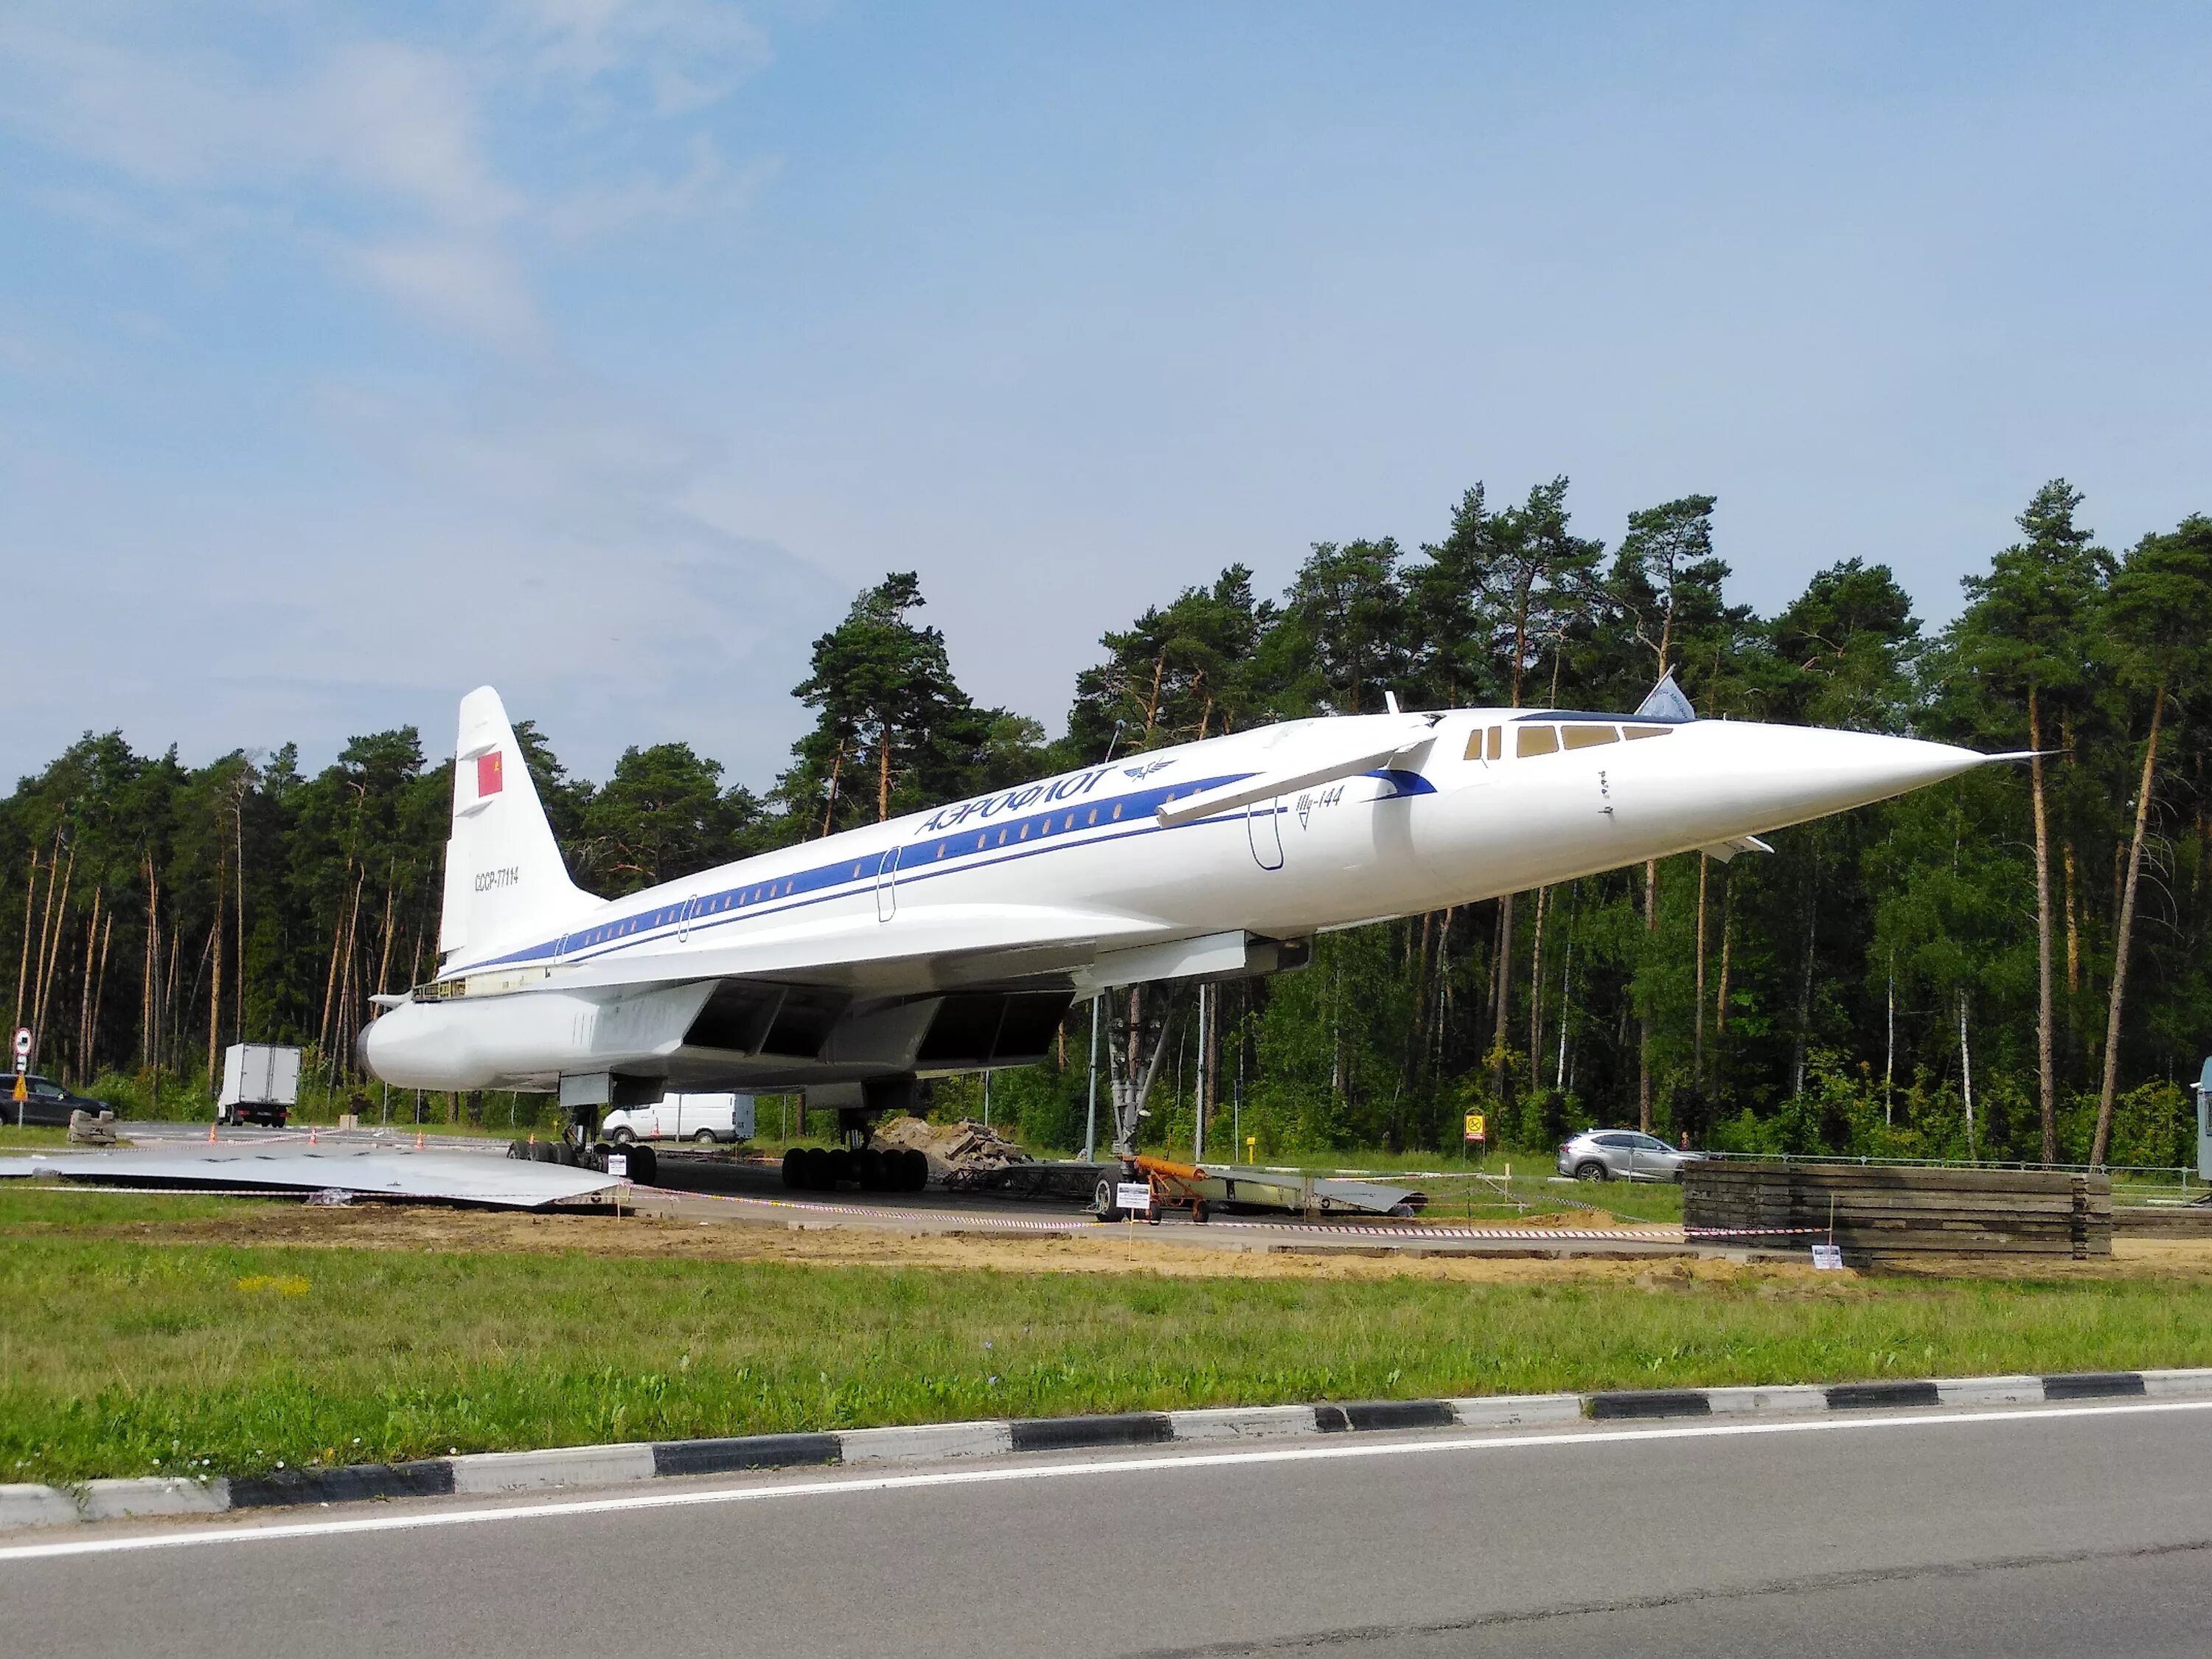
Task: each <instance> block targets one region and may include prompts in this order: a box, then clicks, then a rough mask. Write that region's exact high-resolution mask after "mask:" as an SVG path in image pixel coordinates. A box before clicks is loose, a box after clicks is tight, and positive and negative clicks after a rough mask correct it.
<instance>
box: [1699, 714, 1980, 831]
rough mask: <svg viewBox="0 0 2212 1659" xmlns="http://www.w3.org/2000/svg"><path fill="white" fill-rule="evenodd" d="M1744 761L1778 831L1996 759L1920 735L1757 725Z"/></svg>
mask: <svg viewBox="0 0 2212 1659" xmlns="http://www.w3.org/2000/svg"><path fill="white" fill-rule="evenodd" d="M1759 730H1760V734H1761V735H1760V738H1759V741H1758V742H1757V743H1755V744H1753V745H1752V749H1753V752H1752V753H1749V754H1747V755H1746V756H1745V757H1744V758H1745V759H1746V760H1747V761H1748V762H1750V763H1752V765H1753V767H1754V768H1755V772H1754V774H1753V775H1752V776H1750V777H1747V778H1744V779H1742V780H1741V781H1742V783H1743V784H1744V785H1745V786H1747V787H1748V789H1749V790H1750V791H1751V792H1752V793H1755V794H1756V795H1757V796H1758V797H1759V799H1760V801H1761V802H1762V804H1763V805H1765V806H1766V807H1767V808H1768V809H1769V810H1770V811H1772V812H1773V813H1774V814H1775V816H1774V817H1772V818H1771V820H1770V821H1771V823H1775V824H1776V825H1777V826H1779V825H1781V824H1784V823H1803V822H1804V821H1805V820H1807V819H1808V818H1817V817H1826V815H1827V814H1829V813H1831V812H1842V811H1849V810H1850V808H1852V807H1854V806H1864V805H1868V804H1869V802H1873V801H1878V800H1887V799H1890V798H1891V797H1892V796H1894V795H1902V794H1906V793H1910V792H1911V791H1912V790H1915V789H1920V788H1924V787H1927V786H1928V785H1929V784H1931V783H1941V782H1942V781H1944V780H1945V779H1947V778H1955V777H1957V776H1958V775H1960V774H1961V773H1963V772H1969V771H1972V769H1974V768H1975V767H1977V766H1980V765H1982V764H1984V763H1985V762H1986V761H1987V760H1988V759H1989V758H1990V757H1988V756H1986V755H1980V754H1977V753H1976V752H1975V751H1974V750H1971V749H1958V748H1954V747H1953V746H1952V745H1951V744H1946V743H1928V742H1924V741H1923V740H1922V739H1921V738H1892V737H1884V736H1882V735H1881V734H1879V733H1877V732H1828V731H1822V730H1819V729H1817V728H1814V727H1807V726H1765V727H1761V728H1759Z"/></svg>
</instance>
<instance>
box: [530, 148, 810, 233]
mask: <svg viewBox="0 0 2212 1659" xmlns="http://www.w3.org/2000/svg"><path fill="white" fill-rule="evenodd" d="M780 167H781V162H780V161H778V160H776V159H775V158H774V157H764V158H763V159H761V160H758V161H751V162H748V163H747V164H746V165H745V166H744V167H738V168H735V169H732V167H730V165H729V163H728V162H726V161H724V160H723V159H722V155H721V152H720V151H719V150H718V149H715V148H714V143H713V141H711V140H710V139H708V138H707V137H704V136H702V137H697V138H696V139H694V140H693V141H692V147H691V165H690V167H688V168H686V169H685V170H684V172H683V173H679V174H678V175H676V176H675V177H673V178H653V177H644V178H638V179H630V180H629V181H628V182H626V183H623V184H619V185H593V186H586V188H584V189H582V190H578V191H572V192H570V193H569V194H568V195H567V196H565V197H562V198H561V199H560V200H559V201H557V202H556V203H554V204H553V205H552V206H551V207H550V208H549V209H548V210H546V213H545V225H546V228H547V229H549V230H550V231H551V232H552V234H554V236H556V238H558V239H559V240H562V241H564V242H586V241H592V240H597V239H599V238H600V237H603V236H609V235H612V234H616V233H617V232H620V231H627V230H635V229H638V228H642V227H647V226H654V225H670V224H680V223H684V222H689V221H692V220H698V219H708V218H719V217H723V216H728V215H731V214H736V213H742V212H743V211H744V210H745V208H746V207H747V206H748V205H750V203H751V202H752V199H753V197H755V196H757V195H758V194H759V192H760V191H761V190H762V188H763V186H765V185H767V184H768V183H769V181H770V180H771V179H774V178H775V175H776V173H777V172H778V171H779V169H780Z"/></svg>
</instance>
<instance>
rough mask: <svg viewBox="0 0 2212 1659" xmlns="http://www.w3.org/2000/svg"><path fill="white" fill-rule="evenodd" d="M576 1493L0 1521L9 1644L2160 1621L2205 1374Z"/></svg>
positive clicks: (1774, 1650)
mask: <svg viewBox="0 0 2212 1659" xmlns="http://www.w3.org/2000/svg"><path fill="white" fill-rule="evenodd" d="M471 1513H473V1514H477V1515H479V1516H482V1515H484V1514H485V1513H486V1511H484V1510H481V1509H479V1510H473V1511H471V1510H467V1509H465V1508H463V1507H462V1506H459V1505H457V1504H450V1503H448V1504H443V1505H424V1506H419V1507H415V1508H409V1509H403V1508H398V1507H393V1508H389V1509H385V1510H377V1511H374V1512H372V1514H371V1515H370V1517H369V1518H370V1520H371V1522H372V1523H373V1524H374V1525H376V1526H379V1527H380V1528H386V1529H381V1530H373V1531H350V1532H338V1533H328V1534H325V1533H314V1532H311V1533H310V1534H309V1535H305V1536H293V1537H289V1538H282V1539H270V1538H266V1537H254V1536H252V1535H251V1534H250V1533H249V1532H248V1530H247V1528H246V1527H245V1526H241V1525H240V1524H236V1523H228V1524H225V1525H222V1526H220V1527H216V1528H210V1529H206V1530H205V1531H203V1532H200V1533H196V1534H191V1535H192V1536H195V1537H206V1536H210V1535H214V1536H216V1537H217V1538H218V1539H219V1540H220V1541H216V1542H212V1543H207V1544H196V1545H192V1546H189V1547H181V1548H171V1547H162V1548H157V1549H154V1550H148V1551H134V1552H132V1553H102V1554H93V1555H79V1556H75V1557H70V1558H65V1559H23V1558H22V1557H21V1556H20V1555H18V1556H14V1557H13V1558H12V1559H10V1558H9V1554H8V1553H4V1552H0V1607H4V1610H5V1612H6V1615H7V1619H8V1621H9V1622H8V1628H9V1646H10V1647H11V1648H12V1649H15V1650H20V1651H22V1652H25V1653H37V1654H40V1655H42V1656H64V1655H79V1654H84V1655H93V1654H98V1655H109V1654H115V1653H130V1654H132V1655H134V1656H141V1659H154V1656H163V1655H185V1656H194V1659H200V1656H216V1655H221V1656H225V1659H228V1656H234V1655H236V1656H250V1655H261V1654H268V1655H277V1654H283V1655H289V1656H312V1655H337V1654H357V1653H372V1652H406V1653H440V1654H449V1653H450V1654H508V1653H532V1654H536V1655H569V1654H575V1655H594V1656H597V1655H602V1654H605V1653H607V1652H610V1651H625V1650H627V1651H646V1652H650V1653H652V1654H653V1655H655V1656H656V1659H663V1656H665V1659H681V1656H691V1655H714V1656H717V1659H720V1656H726V1655H729V1654H732V1653H741V1652H752V1653H757V1652H773V1653H775V1654H777V1655H778V1656H786V1655H788V1656H793V1659H798V1656H811V1655H832V1654H855V1653H878V1652H898V1653H902V1654H916V1653H919V1654H930V1655H940V1654H942V1655H969V1654H973V1655H985V1654H988V1655H993V1656H1004V1655H1008V1654H1030V1653H1036V1654H1053V1655H1055V1656H1058V1655H1066V1656H1082V1655H1094V1654H1095V1655H1128V1654H1145V1653H1187V1652H1194V1651H1202V1652H1215V1653H1252V1654H1290V1653H1310V1652H1327V1653H1346V1654H1355V1655H1367V1654H1374V1655H1393V1656H1430V1655H1436V1656H1443V1655H1455V1656H1457V1655H1468V1654H1483V1655H1488V1654H1500V1655H1505V1654H1510V1655H1555V1654H1556V1655H1561V1656H1565V1655H1576V1656H1583V1659H1588V1656H1611V1655H1628V1654H1650V1653H1699V1654H1711V1655H1745V1656H1751V1655H1770V1654H1783V1653H1787V1654H1791V1655H1796V1656H1822V1655H1838V1656H1840V1655H1844V1654H1850V1655H1852V1656H1881V1655H1900V1656H1901V1655H1907V1654H1914V1655H1920V1654H1930V1653H1943V1654H1954V1655H1966V1656H1975V1655H1999V1654H2002V1655H2010V1656H2035V1655H2045V1654H2047V1655H2052V1656H2056V1655H2060V1654H2069V1655H2079V1654H2083V1653H2124V1654H2130V1655H2159V1654H2183V1653H2187V1654H2192V1655H2193V1654H2201V1653H2203V1652H2204V1651H2205V1650H2206V1647H2207V1638H2206V1632H2207V1629H2208V1626H2212V1412H2208V1411H2205V1410H2202V1409H2180V1410H2174V1409H2163V1408H2154V1409H2144V1408H2142V1407H2126V1408H2119V1409H2112V1408H2100V1409H2097V1410H2095V1411H2093V1412H2081V1411H2071V1412H2069V1411H2062V1410H2053V1409H2049V1408H2045V1409H2042V1410H2037V1411H2032V1412H2024V1413H1985V1414H1982V1415H1981V1416H1979V1417H1975V1416H1973V1415H1972V1414H1968V1415H1958V1414H1950V1415H1944V1414H1934V1415H1930V1416H1918V1417H1899V1416H1892V1417H1888V1418H1885V1419H1879V1420H1877V1421H1875V1422H1874V1423H1871V1424H1865V1425H1856V1424H1852V1423H1850V1422H1848V1421H1847V1422H1845V1423H1844V1424H1841V1425H1838V1423H1836V1422H1835V1421H1834V1420H1833V1419H1823V1420H1822V1421H1821V1423H1820V1425H1819V1426H1814V1425H1809V1424H1807V1425H1798V1424H1790V1423H1784V1424H1779V1425H1777V1424H1772V1423H1768V1424H1764V1425H1748V1424H1739V1425H1726V1424H1723V1423H1715V1422H1708V1423H1700V1424H1696V1425H1673V1426H1669V1427H1667V1428H1662V1429H1659V1430H1656V1431H1655V1430H1652V1429H1641V1430H1628V1431H1610V1430H1599V1429H1595V1428H1593V1429H1591V1430H1589V1431H1575V1432H1574V1433H1573V1434H1571V1435H1569V1436H1564V1437H1562V1436H1549V1437H1547V1436H1529V1435H1522V1436H1519V1437H1498V1436H1488V1437H1484V1436H1474V1435H1449V1436H1437V1437H1427V1438H1419V1439H1411V1440H1409V1439H1407V1438H1405V1437H1376V1438H1375V1439H1374V1440H1373V1441H1363V1443H1360V1444H1358V1445H1349V1444H1345V1443H1334V1442H1331V1443H1325V1444H1323V1445H1322V1446H1320V1447H1318V1448H1316V1447H1314V1446H1311V1445H1310V1444H1307V1445H1301V1446H1296V1447H1289V1446H1286V1447H1284V1448H1281V1449H1278V1450H1275V1451H1273V1452H1267V1453H1266V1454H1265V1455H1264V1457H1262V1456H1257V1455H1254V1453H1250V1452H1247V1453H1243V1454H1241V1455H1236V1456H1234V1457H1233V1458H1223V1457H1220V1456H1218V1455H1216V1456H1215V1457H1213V1458H1212V1460H1211V1461H1207V1460H1206V1459H1205V1458H1202V1457H1195V1456H1193V1455H1187V1454H1183V1453H1181V1452H1176V1453H1172V1454H1170V1453H1155V1454H1122V1455H1115V1456H1110V1457H1103V1458H1098V1459H1095V1460H1077V1459H1066V1458H1063V1459H1059V1460H1050V1459H1047V1460H1030V1461H1029V1462H1015V1463H1006V1464H996V1465H974V1464H971V1465H966V1466H959V1465H952V1466H945V1468H941V1469H938V1470H931V1471H924V1472H922V1473H921V1474H902V1475H899V1476H897V1477H893V1478H890V1479H887V1480H869V1479H866V1478H865V1477H864V1476H862V1475H860V1474H851V1473H844V1472H839V1473H834V1474H829V1475H828V1476H825V1477H815V1478H811V1479H810V1478H803V1477H784V1478H781V1479H775V1480H759V1481H757V1482H752V1483H747V1484H732V1483H726V1482H725V1483H721V1484H716V1485H705V1486H690V1487H684V1486H677V1487H675V1488H673V1489H668V1490H663V1489H660V1488H656V1489H655V1491H654V1492H653V1494H651V1495H650V1496H649V1497H645V1498H640V1497H638V1496H636V1495H635V1494H631V1493H623V1494H621V1495H616V1494H612V1493H610V1494H605V1495H604V1496H603V1497H602V1498H600V1499H599V1507H598V1508H596V1509H594V1508H591V1507H589V1506H588V1505H587V1504H585V1503H582V1502H580V1501H579V1500H578V1499H577V1498H575V1497H574V1496H573V1495H568V1496H564V1498H562V1499H557V1500H553V1501H550V1502H538V1503H533V1504H517V1505H514V1506H512V1507H510V1508H505V1509H501V1510H496V1511H495V1512H493V1513H492V1515H491V1516H490V1518H482V1519H472V1520H471V1519H460V1518H458V1517H461V1516H467V1515H469V1514H471ZM352 1518H353V1517H350V1516H345V1517H342V1516H340V1514H339V1512H337V1511H330V1510H314V1511H308V1512H306V1513H304V1514H299V1513H293V1514H288V1515H287V1516H285V1517H284V1519H285V1520H287V1521H289V1522H295V1523H297V1522H304V1523H306V1525H307V1526H308V1527H309V1528H316V1527H319V1526H323V1525H326V1524H329V1523H331V1522H337V1524H340V1525H344V1524H346V1523H347V1522H348V1521H349V1520H350V1519H352ZM395 1522H397V1523H401V1524H398V1525H393V1524H392V1523H395ZM420 1523H428V1524H420ZM258 1524H263V1525H265V1524H267V1523H266V1522H262V1523H258ZM141 1535H146V1536H155V1537H176V1536H179V1535H181V1534H176V1533H168V1534H161V1533H152V1534H141ZM122 1536H123V1534H118V1533H116V1532H113V1531H108V1532H104V1533H99V1532H90V1531H87V1532H79V1533H75V1534H70V1540H71V1541H72V1542H80V1543H81V1542H83V1541H112V1540H118V1539H119V1538H121V1537H122ZM51 1537H52V1534H46V1538H48V1539H50V1538H51ZM22 1541H24V1540H23V1536H22V1535H21V1534H18V1535H17V1537H16V1538H15V1539H14V1540H11V1541H10V1542H11V1543H21V1542H22ZM40 1541H45V1540H43V1539H42V1540H40Z"/></svg>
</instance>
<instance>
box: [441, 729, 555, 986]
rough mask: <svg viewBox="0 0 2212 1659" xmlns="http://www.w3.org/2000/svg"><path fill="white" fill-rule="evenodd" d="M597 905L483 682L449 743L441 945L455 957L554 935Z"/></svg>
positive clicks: (450, 956) (445, 955)
mask: <svg viewBox="0 0 2212 1659" xmlns="http://www.w3.org/2000/svg"><path fill="white" fill-rule="evenodd" d="M591 902H592V898H591V896H590V895H588V894H586V893H585V892H584V891H583V890H581V889H580V888H579V887H577V886H576V884H574V882H572V881H570V880H569V879H568V866H567V865H566V864H565V863H564V862H563V861H562V858H561V848H560V847H559V845H558V843H556V842H555V841H554V839H553V829H552V826H551V825H550V824H549V823H546V821H545V808H544V805H543V804H542V803H540V802H539V800H538V788H537V786H536V785H535V784H533V783H532V781H530V768H529V766H528V765H527V764H526V763H525V761H524V759H523V755H522V750H521V747H520V745H519V744H517V743H516V742H515V738H514V727H513V726H511V725H509V724H508V722H507V709H506V707H505V706H504V705H503V704H502V703H501V702H500V700H499V693H498V692H496V691H495V690H492V689H491V687H489V686H488V685H483V686H478V687H477V689H476V690H473V691H471V692H470V693H469V695H468V696H465V697H464V698H462V699H461V723H460V734H459V738H456V740H455V743H454V748H453V838H452V839H451V840H450V841H448V842H447V843H446V902H445V909H444V912H443V914H442V915H441V917H440V918H439V922H438V949H439V951H440V952H441V954H442V955H443V956H444V957H445V958H446V959H447V961H449V962H450V960H451V959H452V958H453V956H454V955H455V954H456V953H458V952H461V951H470V952H477V951H483V950H484V949H486V948H488V947H490V946H493V945H500V944H503V943H508V942H512V941H513V940H515V939H517V937H518V936H519V935H520V934H523V933H527V932H529V931H530V930H531V929H532V928H533V927H542V928H544V929H545V930H546V931H547V932H548V933H551V932H553V931H555V930H557V929H559V928H560V927H562V926H564V925H565V924H566V923H567V921H568V919H569V918H570V917H572V916H574V915H575V914H576V912H577V911H578V910H579V909H580V908H582V907H584V906H585V905H587V904H589V903H591Z"/></svg>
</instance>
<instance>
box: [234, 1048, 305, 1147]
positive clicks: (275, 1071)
mask: <svg viewBox="0 0 2212 1659" xmlns="http://www.w3.org/2000/svg"><path fill="white" fill-rule="evenodd" d="M299 1098H300V1051H299V1050H298V1049H297V1048H286V1047H285V1046H283V1044H281V1043H275V1042H234V1043H232V1044H231V1045H230V1047H229V1048H226V1049H224V1050H223V1051H222V1093H221V1094H220V1095H218V1096H216V1104H215V1121H216V1122H218V1123H265V1124H269V1125H270V1126H271V1127H276V1128H279V1129H281V1128H283V1127H284V1123H285V1120H286V1119H288V1118H289V1117H290V1116H291V1115H292V1108H293V1106H294V1105H295V1104H296V1103H298V1101H299Z"/></svg>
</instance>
